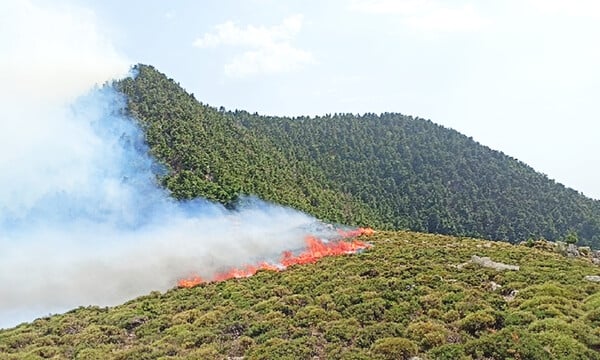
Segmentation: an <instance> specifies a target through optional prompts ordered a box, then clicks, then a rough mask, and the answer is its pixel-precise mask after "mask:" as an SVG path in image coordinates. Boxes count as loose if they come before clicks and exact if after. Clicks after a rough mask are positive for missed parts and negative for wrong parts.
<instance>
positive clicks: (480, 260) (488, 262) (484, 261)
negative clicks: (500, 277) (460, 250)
mask: <svg viewBox="0 0 600 360" xmlns="http://www.w3.org/2000/svg"><path fill="white" fill-rule="evenodd" d="M471 262H472V263H473V264H477V265H479V266H483V267H486V268H490V269H494V270H498V271H503V270H515V271H519V266H517V265H507V264H504V263H501V262H495V261H492V259H490V258H489V257H479V256H477V255H473V256H471Z"/></svg>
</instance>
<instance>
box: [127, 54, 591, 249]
mask: <svg viewBox="0 0 600 360" xmlns="http://www.w3.org/2000/svg"><path fill="white" fill-rule="evenodd" d="M135 69H136V71H137V75H136V76H135V77H134V78H129V79H124V80H122V81H119V82H117V83H115V86H116V87H117V89H119V90H120V91H121V92H122V93H124V94H125V96H126V97H127V99H128V111H129V112H130V114H131V115H132V116H133V117H135V118H136V119H138V121H139V122H140V123H141V125H142V127H144V129H145V131H146V136H147V140H148V143H149V144H150V148H151V151H152V153H153V155H154V156H155V157H156V158H158V159H159V161H161V162H162V163H163V164H165V165H166V166H167V168H168V169H169V171H170V173H169V174H168V175H167V176H166V177H164V178H163V184H164V185H165V186H166V187H167V188H168V189H169V190H170V191H172V194H173V196H175V197H176V198H180V199H187V198H193V197H197V196H203V197H207V198H209V199H211V200H215V201H219V202H223V203H231V202H234V201H235V199H236V198H237V197H238V196H239V195H240V194H255V195H258V196H260V197H262V198H265V199H266V200H269V201H273V202H277V203H281V204H283V205H287V206H292V207H295V208H297V209H300V210H302V211H306V212H308V213H310V214H313V215H315V216H317V217H319V218H321V219H323V220H326V221H331V222H338V223H346V224H350V225H358V226H373V227H376V228H380V229H410V230H413V231H426V232H431V233H441V234H453V235H457V236H472V237H482V238H486V239H493V240H508V241H511V242H518V241H523V240H527V239H530V238H531V239H539V238H544V239H548V240H560V239H565V238H566V237H567V236H568V235H572V234H576V237H577V239H578V240H579V244H580V245H591V246H593V247H595V248H598V247H600V201H598V200H593V199H590V198H587V197H585V196H584V195H583V194H581V193H579V192H577V191H575V190H573V189H570V188H567V187H565V186H564V185H562V184H559V183H557V182H555V181H554V180H551V179H549V178H548V177H547V176H546V175H544V174H541V173H538V172H536V171H535V170H534V169H533V168H531V167H530V166H528V165H526V164H525V163H523V162H521V161H519V160H517V159H515V158H512V157H510V156H507V155H505V154H503V153H502V152H499V151H496V150H492V149H490V148H489V147H487V146H484V145H481V144H479V143H478V142H476V141H474V140H473V139H472V138H470V137H468V136H466V135H463V134H461V133H459V132H458V131H455V130H452V129H448V128H445V127H443V126H440V125H437V124H434V123H433V122H431V121H430V120H423V119H420V118H418V117H417V118H413V117H411V116H405V115H402V114H397V113H383V114H380V115H375V114H368V113H367V114H364V115H352V114H334V115H326V116H322V117H304V116H301V117H296V118H286V117H274V116H261V115H258V114H256V113H255V114H250V113H248V112H246V111H240V110H234V111H226V110H225V109H224V108H220V109H216V108H213V107H210V106H208V105H204V104H202V103H200V102H198V101H197V100H196V99H195V98H194V96H193V94H188V93H186V92H185V90H183V89H182V88H181V87H180V86H179V85H178V84H177V83H175V82H174V81H173V80H172V79H169V78H167V77H166V76H165V75H164V74H162V73H160V72H158V71H157V70H156V69H155V68H153V67H151V66H146V65H141V64H140V65H137V66H136V68H135Z"/></svg>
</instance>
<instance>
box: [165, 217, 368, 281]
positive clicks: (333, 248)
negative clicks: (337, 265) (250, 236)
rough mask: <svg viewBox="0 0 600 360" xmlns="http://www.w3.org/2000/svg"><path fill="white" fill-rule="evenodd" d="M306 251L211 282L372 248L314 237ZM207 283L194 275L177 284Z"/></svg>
mask: <svg viewBox="0 0 600 360" xmlns="http://www.w3.org/2000/svg"><path fill="white" fill-rule="evenodd" d="M338 233H339V235H340V236H342V237H343V238H353V237H358V236H363V235H364V236H369V235H373V234H374V233H375V231H374V230H373V229H371V228H358V229H356V230H346V231H344V230H338ZM306 246H307V248H306V250H304V251H302V252H301V253H300V254H297V255H294V254H293V253H292V252H291V251H285V252H284V253H283V254H282V255H281V260H280V261H279V263H278V264H269V263H267V262H261V263H259V264H257V265H246V266H244V267H242V268H239V269H238V268H233V269H230V270H228V271H226V272H222V273H218V274H216V275H215V276H214V277H213V279H212V280H211V281H225V280H229V279H239V278H244V277H250V276H252V275H254V274H256V272H257V271H259V270H270V271H281V270H284V269H285V268H287V267H289V266H293V265H302V264H312V263H315V262H317V260H319V259H320V258H322V257H325V256H335V255H343V254H352V253H355V252H357V251H360V250H364V249H368V248H369V247H371V245H370V244H368V243H365V242H363V241H359V240H352V241H331V242H329V241H323V240H320V239H317V238H315V237H314V236H307V237H306ZM205 282H207V281H205V280H204V279H203V278H201V277H200V276H197V275H194V276H192V277H189V278H186V279H181V280H179V281H178V282H177V286H178V287H183V288H190V287H194V286H197V285H200V284H203V283H205Z"/></svg>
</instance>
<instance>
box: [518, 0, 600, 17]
mask: <svg viewBox="0 0 600 360" xmlns="http://www.w3.org/2000/svg"><path fill="white" fill-rule="evenodd" d="M530 3H531V4H532V5H533V6H534V8H535V9H537V10H538V11H540V12H542V13H548V14H556V15H566V16H572V17H583V18H592V19H600V2H598V1H597V0H568V1H566V0H530Z"/></svg>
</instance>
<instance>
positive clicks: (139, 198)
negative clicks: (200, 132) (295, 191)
mask: <svg viewBox="0 0 600 360" xmlns="http://www.w3.org/2000/svg"><path fill="white" fill-rule="evenodd" d="M0 10H2V11H0V13H1V14H2V15H0V23H2V24H4V25H3V26H4V27H6V29H7V30H10V31H6V32H5V31H4V29H3V31H0V53H2V54H3V56H2V57H1V58H0V75H2V79H5V78H6V79H8V81H2V82H0V96H1V98H2V99H3V104H2V106H0V289H1V290H0V291H1V294H0V327H6V326H12V325H15V324H16V323H18V322H20V321H30V320H33V319H34V318H35V317H39V316H44V315H47V314H48V313H55V312H62V311H65V310H68V309H70V308H73V307H77V306H80V305H91V304H95V305H111V304H117V303H119V302H122V301H125V300H127V299H130V298H132V297H134V296H137V295H142V294H145V293H148V292H149V291H152V290H166V289H168V288H170V287H173V285H174V284H175V282H176V280H177V279H178V278H180V277H183V276H187V275H190V274H191V273H197V274H199V275H201V276H205V277H207V278H210V276H211V275H212V274H214V273H215V272H217V271H220V270H224V269H226V268H229V267H231V266H239V265H243V264H246V263H255V262H256V261H257V260H269V259H272V260H276V259H277V256H278V255H279V254H280V253H281V251H283V250H285V249H294V248H300V247H302V246H303V238H304V235H305V234H306V233H307V232H315V231H316V232H319V231H321V232H322V233H321V235H323V236H326V235H328V234H327V232H328V231H329V230H327V228H324V227H322V226H320V224H319V222H318V221H317V220H315V219H314V218H312V217H309V216H307V215H305V214H302V213H299V212H297V211H294V210H291V209H286V208H282V207H278V206H274V205H270V204H267V203H264V202H261V201H260V200H257V199H252V198H250V199H246V201H245V204H244V205H243V206H240V207H239V208H238V209H237V210H235V211H230V210H227V209H225V208H224V207H222V206H220V205H216V204H213V203H209V202H207V201H204V200H201V199H200V200H195V201H190V202H177V201H174V200H173V199H172V198H170V197H169V196H168V193H167V192H166V191H165V190H164V189H162V188H160V187H158V186H157V185H156V177H157V174H158V173H160V172H161V171H162V169H161V167H160V166H158V165H157V164H156V162H155V161H153V159H152V158H151V157H150V156H149V155H148V149H147V147H146V145H145V143H144V138H143V133H142V132H141V131H140V130H139V128H138V127H137V126H136V124H135V122H134V121H132V120H131V119H128V118H126V117H125V116H123V115H122V114H123V107H124V99H123V98H122V97H121V96H120V95H119V94H117V93H116V92H115V91H114V90H113V89H111V88H110V87H106V86H103V87H99V86H97V85H94V84H98V83H102V82H104V81H106V80H108V79H111V78H113V77H115V76H119V75H122V74H124V73H125V72H126V69H127V65H126V64H127V61H125V60H124V59H122V58H121V57H119V56H118V55H117V53H116V51H115V50H114V49H113V48H112V47H111V46H110V43H109V42H108V41H106V39H105V38H103V37H102V36H101V34H100V33H99V32H98V30H97V28H96V27H95V26H94V25H93V24H94V19H93V16H91V15H90V14H89V13H87V12H85V11H83V10H78V9H71V8H65V9H62V10H61V11H60V12H53V11H50V10H47V9H43V8H41V7H37V6H35V5H33V4H31V3H29V2H26V1H21V2H11V1H9V2H7V3H3V5H2V9H0ZM81 19H85V21H82V20H81ZM7 34H13V35H14V34H19V36H18V37H17V38H18V39H19V42H18V43H17V42H15V40H14V38H12V37H10V36H9V35H7ZM9 40H10V41H9ZM4 54H6V56H4ZM94 86H95V87H94Z"/></svg>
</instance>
